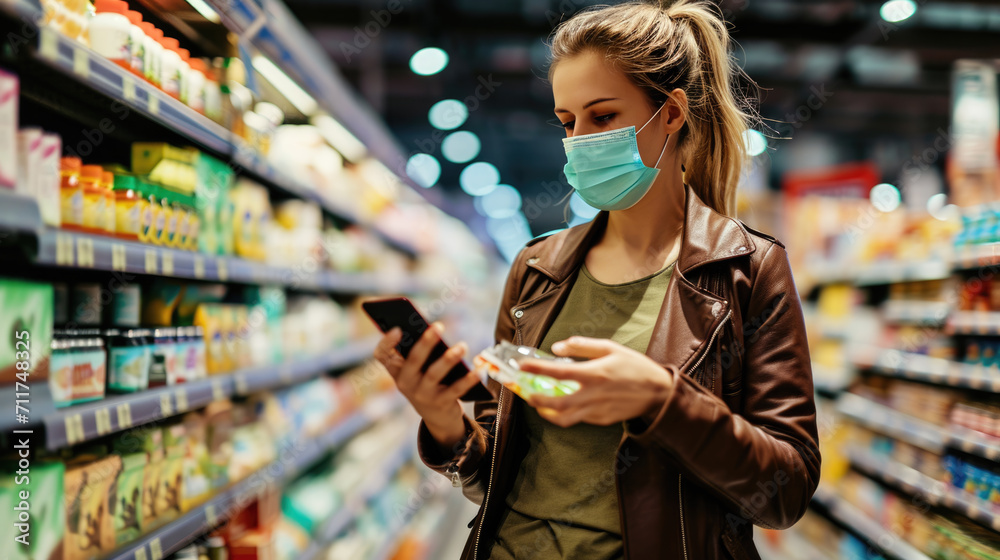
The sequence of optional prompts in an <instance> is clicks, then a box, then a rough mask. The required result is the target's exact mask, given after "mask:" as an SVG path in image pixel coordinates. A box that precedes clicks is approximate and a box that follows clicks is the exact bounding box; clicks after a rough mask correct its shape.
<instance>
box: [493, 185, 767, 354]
mask: <svg viewBox="0 0 1000 560" xmlns="http://www.w3.org/2000/svg"><path fill="white" fill-rule="evenodd" d="M685 204H686V206H687V207H686V211H685V227H684V234H683V235H684V237H683V239H682V241H681V251H680V255H679V257H678V259H677V266H676V267H675V268H674V272H673V273H672V275H671V278H670V283H669V285H668V289H667V296H666V299H665V300H664V302H663V305H662V306H661V308H660V313H659V317H658V320H657V322H656V326H655V327H654V329H653V334H652V337H651V339H650V343H649V347H648V348H647V350H646V354H647V355H648V356H649V357H650V358H652V359H653V360H655V361H656V362H657V363H659V364H662V365H672V366H674V367H676V368H678V369H679V370H680V371H686V370H687V368H689V367H690V366H691V365H692V364H693V362H694V361H695V360H696V359H697V356H698V355H699V354H700V350H701V349H702V348H703V347H704V346H705V345H706V343H707V342H708V339H709V338H711V335H712V333H713V332H714V331H715V329H716V328H718V326H719V324H720V323H721V321H722V320H723V319H724V318H725V316H726V314H727V313H728V312H729V302H727V301H725V300H723V299H721V298H720V297H719V296H718V295H717V294H712V293H709V292H708V291H707V290H704V289H701V288H699V287H697V286H696V285H695V284H694V283H693V282H692V281H691V280H689V278H694V277H695V276H692V275H693V274H696V269H697V268H698V267H701V266H703V265H706V264H710V263H713V262H718V261H722V260H725V259H730V258H736V257H742V256H746V255H750V254H751V253H753V252H754V250H756V247H755V245H754V243H753V240H752V239H751V237H750V235H749V234H748V233H747V231H746V230H745V229H744V228H743V226H742V225H741V224H740V223H739V222H738V221H736V220H735V219H733V218H730V217H728V216H723V215H722V214H719V213H718V212H716V211H714V210H713V209H711V208H709V207H708V206H707V205H705V203H703V202H702V201H701V199H699V198H698V195H697V194H695V193H694V191H693V190H692V189H691V188H690V187H687V186H686V187H685ZM607 220H608V213H607V212H601V213H599V214H598V215H597V217H596V218H594V220H593V221H591V222H590V223H589V224H584V225H581V226H577V227H575V228H571V229H568V230H565V231H562V232H559V233H557V234H555V235H553V236H551V237H548V238H545V239H546V240H547V241H546V242H545V243H539V241H540V240H541V239H536V240H533V241H532V242H531V243H529V244H528V248H527V249H526V251H527V253H526V257H527V259H526V264H527V266H528V267H530V268H533V269H535V270H537V271H538V272H540V273H541V274H542V275H543V276H544V280H541V281H542V282H547V285H545V286H541V285H536V286H526V288H527V289H525V290H524V291H523V292H522V293H523V294H526V297H527V298H528V299H526V300H523V301H520V302H518V304H517V305H516V306H515V307H514V308H512V309H509V310H506V312H509V313H513V314H515V325H517V332H518V340H517V342H519V343H520V344H526V345H529V346H535V347H537V346H538V345H539V344H540V343H541V342H542V338H544V335H545V333H546V332H548V329H549V327H550V326H551V325H552V322H553V321H555V318H556V316H557V315H558V313H559V310H560V309H561V307H562V304H563V302H564V301H565V299H566V297H567V296H568V295H569V291H570V288H572V285H573V281H574V279H575V278H576V273H577V271H578V270H579V269H580V266H581V264H582V263H583V260H584V258H585V257H586V255H587V252H588V251H589V250H590V247H592V246H593V245H594V243H596V242H597V241H598V239H599V238H600V236H601V234H602V233H603V232H604V228H605V226H606V225H607ZM518 311H520V312H521V316H520V317H518V316H517V312H518Z"/></svg>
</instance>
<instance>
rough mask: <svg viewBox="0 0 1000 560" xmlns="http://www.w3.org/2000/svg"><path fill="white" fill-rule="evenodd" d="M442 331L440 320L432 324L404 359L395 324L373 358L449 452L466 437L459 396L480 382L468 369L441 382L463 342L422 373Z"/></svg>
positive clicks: (464, 347) (462, 351)
mask: <svg viewBox="0 0 1000 560" xmlns="http://www.w3.org/2000/svg"><path fill="white" fill-rule="evenodd" d="M443 331H444V326H443V325H442V324H441V323H434V324H432V325H431V327H430V328H429V329H427V330H426V331H424V334H423V335H422V336H421V337H420V340H418V341H417V343H416V344H414V345H413V348H412V349H410V355H409V356H408V357H407V358H405V359H404V358H403V357H402V356H401V355H400V354H399V352H398V351H397V350H396V345H397V344H399V341H400V340H401V339H402V336H403V333H402V331H401V330H400V329H399V328H398V327H397V328H393V329H392V330H390V331H389V332H388V333H386V334H385V336H383V337H382V340H380V341H379V343H378V346H376V347H375V359H377V360H378V361H379V362H381V363H382V365H384V366H385V368H386V369H387V370H389V375H391V376H392V378H393V380H394V381H395V382H396V387H398V388H399V392H400V393H403V396H405V397H406V399H407V400H408V401H410V404H412V405H413V408H414V409H416V411H417V414H419V415H420V416H421V417H422V418H423V419H424V425H426V426H427V429H428V431H430V433H431V435H432V436H433V437H434V439H435V440H436V441H437V443H438V445H439V446H440V447H441V450H442V451H447V452H451V450H452V448H453V447H454V446H455V445H456V444H457V443H459V442H461V441H463V440H464V439H465V422H464V421H463V419H462V417H463V415H464V411H463V410H462V405H461V404H460V403H459V401H458V399H459V397H461V396H462V395H464V394H465V393H466V392H467V391H468V390H469V389H471V388H472V387H474V386H475V385H476V383H479V377H478V376H476V374H475V373H473V372H471V371H470V372H469V373H468V374H466V375H465V376H464V377H462V378H460V379H458V380H457V381H455V382H454V383H452V384H451V385H442V384H441V380H442V379H444V377H445V375H447V374H448V372H449V371H451V369H452V368H453V367H455V366H456V365H457V364H458V363H459V362H460V361H462V358H463V357H464V356H465V353H466V351H467V350H468V345H466V344H465V343H464V342H460V343H458V344H456V345H455V346H453V347H451V348H450V349H449V350H448V351H447V352H445V353H444V354H443V355H442V356H441V357H440V358H438V359H437V360H436V361H435V362H434V363H432V364H431V365H430V366H429V367H428V368H427V371H426V372H425V373H421V371H420V368H421V366H422V365H423V364H424V362H426V361H427V358H428V356H430V353H431V350H433V349H434V346H435V345H437V343H438V341H440V340H441V333H442V332H443Z"/></svg>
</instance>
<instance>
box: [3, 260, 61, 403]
mask: <svg viewBox="0 0 1000 560" xmlns="http://www.w3.org/2000/svg"><path fill="white" fill-rule="evenodd" d="M54 301H55V295H54V293H53V290H52V284H41V283H38V282H24V281H21V280H10V279H8V278H0V309H2V310H3V312H2V313H0V333H2V334H0V385H13V384H14V383H15V382H21V383H25V382H27V383H31V382H32V381H34V382H36V383H35V387H36V388H37V389H39V390H40V389H41V386H42V385H43V384H42V383H38V382H40V381H43V380H45V379H48V377H49V357H50V356H51V353H52V350H51V349H52V323H53V317H52V315H53V306H54ZM25 371H27V372H28V373H29V375H27V376H24V375H23V372H25ZM18 374H22V375H21V376H20V377H18Z"/></svg>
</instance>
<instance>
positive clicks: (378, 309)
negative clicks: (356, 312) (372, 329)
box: [361, 297, 494, 401]
mask: <svg viewBox="0 0 1000 560" xmlns="http://www.w3.org/2000/svg"><path fill="white" fill-rule="evenodd" d="M361 308H362V309H364V310H365V313H367V314H368V316H369V317H371V318H372V320H373V321H375V324H376V325H378V328H379V330H381V331H382V332H383V333H385V332H389V331H390V330H392V328H393V327H399V328H400V329H401V330H402V331H403V337H402V338H401V339H400V340H399V344H397V345H396V350H398V351H399V353H400V355H401V356H403V357H404V358H406V357H408V356H409V355H410V350H412V349H413V345H414V344H416V343H417V341H418V340H420V337H421V336H422V335H423V334H424V331H426V330H427V329H428V327H430V325H429V324H428V323H427V320H426V319H424V317H423V315H421V314H420V312H419V311H417V308H416V307H414V306H413V302H411V301H410V300H408V299H406V298H405V297H396V298H388V299H376V300H368V301H366V302H364V303H362V304H361ZM447 350H448V345H447V344H445V343H444V341H443V340H440V341H438V343H437V345H436V346H435V347H434V349H433V350H431V353H430V355H429V356H427V361H425V362H424V365H423V366H421V368H420V371H421V372H426V371H427V368H428V367H429V366H430V365H431V364H433V363H434V362H435V361H437V359H438V358H440V357H441V356H442V355H444V353H445V352H446V351H447ZM469 371H470V370H469V366H468V364H466V363H465V361H464V360H463V361H461V362H459V363H457V364H455V367H453V368H452V369H451V371H449V372H448V373H447V375H445V376H444V379H442V380H441V384H442V385H451V384H452V383H454V382H455V381H458V380H459V379H461V378H462V377H463V376H464V375H465V374H467V373H469ZM493 398H494V396H493V394H492V393H490V391H489V389H487V388H486V386H485V385H482V384H480V385H476V386H474V387H473V388H472V389H470V390H469V391H468V392H467V393H465V394H464V395H462V397H461V399H462V400H463V401H486V400H492V399H493Z"/></svg>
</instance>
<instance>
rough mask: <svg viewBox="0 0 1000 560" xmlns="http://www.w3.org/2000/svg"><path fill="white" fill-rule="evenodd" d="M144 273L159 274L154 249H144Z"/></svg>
mask: <svg viewBox="0 0 1000 560" xmlns="http://www.w3.org/2000/svg"><path fill="white" fill-rule="evenodd" d="M146 274H159V266H158V263H157V259H156V250H155V249H146Z"/></svg>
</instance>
